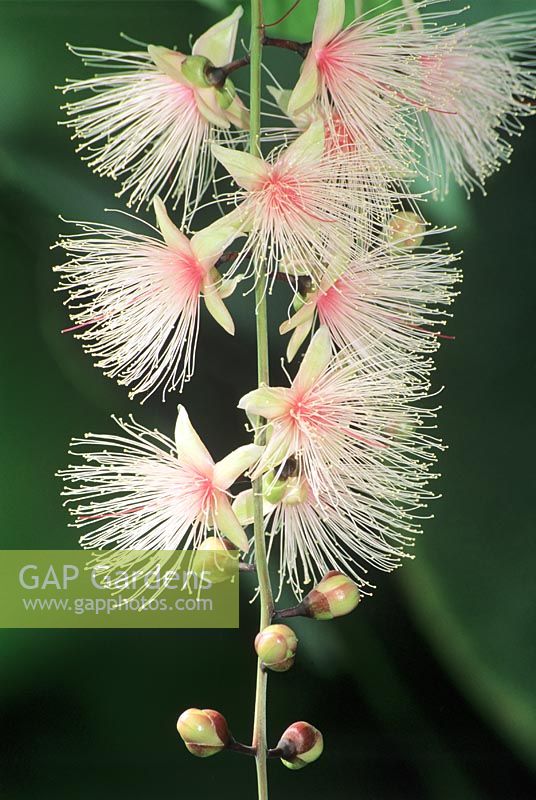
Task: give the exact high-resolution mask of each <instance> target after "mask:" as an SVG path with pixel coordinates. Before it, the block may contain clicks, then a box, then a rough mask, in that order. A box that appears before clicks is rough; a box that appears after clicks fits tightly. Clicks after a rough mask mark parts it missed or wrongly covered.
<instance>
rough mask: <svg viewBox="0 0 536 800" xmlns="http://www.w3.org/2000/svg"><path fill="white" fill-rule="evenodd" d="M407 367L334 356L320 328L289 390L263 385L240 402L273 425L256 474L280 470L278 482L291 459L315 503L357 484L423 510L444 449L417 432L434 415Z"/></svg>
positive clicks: (363, 489) (357, 487)
mask: <svg viewBox="0 0 536 800" xmlns="http://www.w3.org/2000/svg"><path fill="white" fill-rule="evenodd" d="M403 367H404V365H403V364H402V365H401V364H400V363H399V362H398V363H397V362H394V363H392V364H389V365H387V364H382V365H380V366H378V364H377V363H376V362H375V360H374V361H371V360H370V359H369V360H368V361H358V362H356V360H355V358H354V357H350V358H349V357H348V353H347V352H346V351H343V352H341V353H339V354H338V355H337V356H333V354H332V341H331V337H330V335H329V331H328V329H327V328H326V327H324V326H323V327H321V328H319V329H318V331H317V332H316V334H315V335H314V337H313V339H312V341H311V344H310V345H309V347H308V349H307V352H306V353H305V356H304V358H303V361H302V363H301V365H300V367H299V370H298V372H297V374H296V377H295V378H294V380H293V381H292V382H291V385H290V386H289V387H288V388H285V387H271V386H261V387H260V388H259V389H255V390H253V391H252V392H249V393H248V394H246V395H245V396H244V397H242V399H241V400H240V403H239V408H242V409H244V410H245V411H246V413H247V414H248V416H250V417H251V416H253V415H258V416H261V417H264V418H265V419H266V420H267V433H268V443H267V445H266V448H265V450H264V452H263V454H262V456H261V458H260V459H259V462H258V464H257V465H256V466H255V468H254V469H253V471H252V476H253V477H257V476H259V475H261V474H263V473H266V472H268V471H270V470H275V477H276V478H279V477H280V476H281V475H282V474H284V471H285V465H286V464H287V462H288V460H289V459H291V458H292V459H295V460H296V461H297V463H298V476H299V477H302V476H303V477H304V478H305V479H306V481H307V483H308V485H309V487H310V489H311V491H312V492H313V494H314V496H315V497H316V498H317V499H318V498H320V497H321V496H322V495H323V494H326V493H327V494H328V496H330V497H331V499H332V502H337V498H338V497H340V495H341V487H353V488H354V489H355V490H356V491H358V492H360V493H369V494H370V493H372V495H373V496H374V497H375V498H383V500H384V501H385V502H388V503H389V502H393V503H397V502H398V500H400V501H401V502H402V503H404V502H408V503H409V504H411V505H412V506H418V504H419V498H420V496H421V492H423V490H424V486H425V484H426V473H427V471H428V466H429V464H430V463H431V462H432V461H433V460H434V453H433V449H434V447H436V446H439V445H438V442H437V441H436V440H435V439H433V438H432V437H430V436H429V435H428V434H426V433H423V431H422V429H421V430H419V428H421V426H422V422H423V419H424V418H426V417H433V416H434V414H433V412H432V411H431V410H428V409H424V408H419V407H417V406H416V405H415V403H416V402H418V401H420V400H423V399H424V398H425V397H426V389H427V388H428V387H427V385H426V383H425V382H424V381H421V380H412V379H411V377H410V376H408V375H407V374H406V373H405V370H404V369H403ZM402 432H404V433H403V435H401V433H402ZM366 487H368V488H366Z"/></svg>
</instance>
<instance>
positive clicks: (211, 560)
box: [192, 536, 239, 583]
mask: <svg viewBox="0 0 536 800" xmlns="http://www.w3.org/2000/svg"><path fill="white" fill-rule="evenodd" d="M238 558H239V552H238V550H237V548H236V546H235V545H234V544H233V543H232V542H230V541H229V539H220V538H218V537H217V536H210V537H209V538H208V539H205V541H204V542H202V543H201V544H200V545H199V548H198V549H197V551H196V553H195V555H194V557H193V560H192V571H193V572H195V574H196V575H197V576H198V577H199V578H201V577H203V578H205V579H206V580H209V581H210V582H211V583H223V581H228V580H230V579H231V578H232V577H234V575H236V572H237V562H238Z"/></svg>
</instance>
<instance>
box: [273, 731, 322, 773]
mask: <svg viewBox="0 0 536 800" xmlns="http://www.w3.org/2000/svg"><path fill="white" fill-rule="evenodd" d="M277 749H278V750H280V751H281V753H282V756H283V757H282V758H281V761H282V763H283V764H284V765H285V767H288V768H289V769H302V767H306V766H307V765H308V764H312V762H313V761H316V759H317V758H320V756H321V755H322V751H323V749H324V738H323V736H322V734H321V733H320V731H319V730H317V729H316V728H314V727H313V726H312V725H309V723H308V722H294V723H293V724H292V725H291V726H290V727H289V728H287V729H286V731H285V733H284V734H283V736H282V737H281V739H280V740H279V743H278V745H277Z"/></svg>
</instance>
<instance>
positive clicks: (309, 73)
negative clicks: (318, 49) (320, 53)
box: [286, 51, 319, 118]
mask: <svg viewBox="0 0 536 800" xmlns="http://www.w3.org/2000/svg"><path fill="white" fill-rule="evenodd" d="M318 84H319V74H318V67H317V65H316V58H315V54H314V53H313V52H312V51H309V53H308V54H307V58H306V59H305V61H304V62H303V65H302V69H301V74H300V77H299V78H298V82H297V84H296V86H295V87H294V89H293V90H292V94H291V95H290V99H289V101H288V106H287V112H286V113H287V114H288V116H289V117H292V118H294V117H296V116H297V115H299V114H301V113H302V112H303V111H305V109H306V108H307V107H308V106H310V105H311V103H312V102H313V100H314V99H315V98H316V95H317V93H318Z"/></svg>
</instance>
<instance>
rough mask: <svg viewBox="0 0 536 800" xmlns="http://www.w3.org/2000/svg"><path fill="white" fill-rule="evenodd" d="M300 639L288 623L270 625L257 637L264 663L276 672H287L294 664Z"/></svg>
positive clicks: (258, 652)
mask: <svg viewBox="0 0 536 800" xmlns="http://www.w3.org/2000/svg"><path fill="white" fill-rule="evenodd" d="M297 646H298V639H297V638H296V634H295V633H294V631H293V630H292V628H289V627H288V625H268V627H267V628H265V629H264V630H263V631H261V632H260V633H258V634H257V636H256V638H255V650H256V652H257V655H258V656H259V658H260V659H261V661H262V663H263V664H264V666H265V667H268V669H271V670H273V671H274V672H286V671H287V670H289V669H290V668H291V667H292V665H293V664H294V657H295V655H296V648H297Z"/></svg>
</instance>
